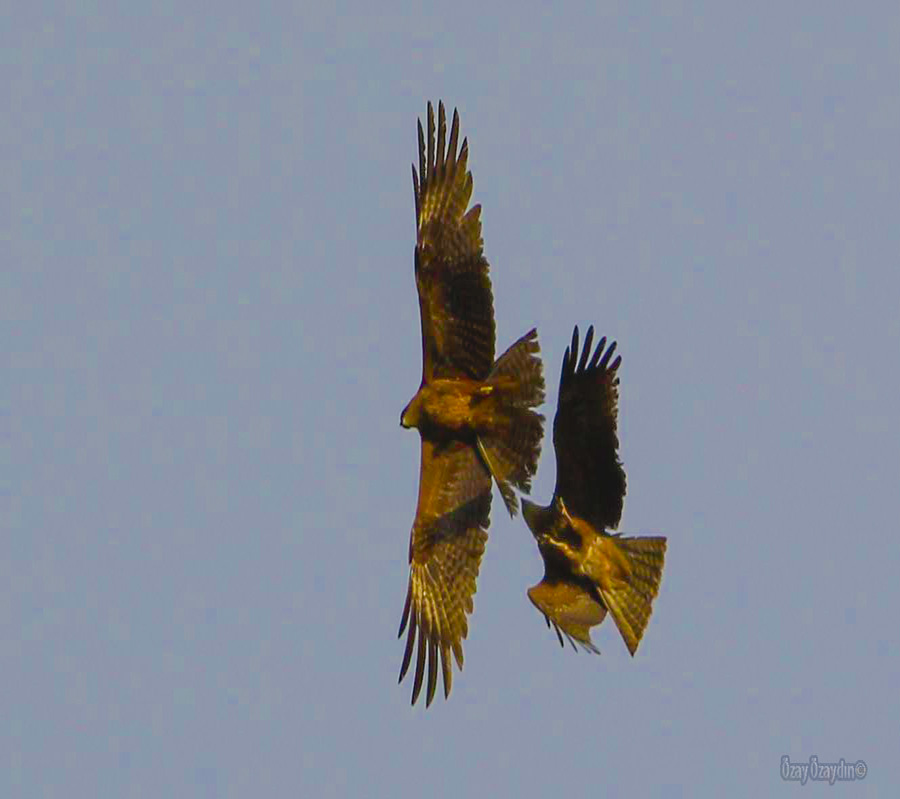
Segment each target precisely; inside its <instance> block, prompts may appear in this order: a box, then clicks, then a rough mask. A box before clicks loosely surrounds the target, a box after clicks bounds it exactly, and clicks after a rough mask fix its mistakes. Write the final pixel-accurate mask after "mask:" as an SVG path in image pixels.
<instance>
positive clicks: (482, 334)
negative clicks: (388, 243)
mask: <svg viewBox="0 0 900 799" xmlns="http://www.w3.org/2000/svg"><path fill="white" fill-rule="evenodd" d="M427 125H428V139H427V142H426V139H425V134H424V132H423V130H422V123H421V122H419V171H418V173H417V172H416V167H415V165H413V191H414V193H415V200H416V287H417V288H418V292H419V311H420V313H421V316H422V383H423V384H424V383H426V382H428V381H430V380H431V379H432V378H435V377H439V378H441V377H470V378H473V379H477V380H481V379H484V378H485V377H487V375H488V372H490V369H491V365H492V364H493V362H494V340H495V326H494V299H493V294H492V292H491V280H490V278H489V277H488V262H487V261H486V260H485V258H484V254H483V243H482V239H481V219H480V215H481V206H480V205H474V206H472V208H470V209H468V210H466V209H467V206H468V204H469V198H470V197H471V196H472V173H471V172H469V171H467V169H466V164H467V161H468V155H469V148H468V144H467V142H466V140H465V139H463V142H462V147H461V148H460V150H459V154H458V155H457V142H458V138H459V115H458V114H457V113H456V111H454V112H453V122H452V124H451V126H450V141H449V143H447V144H446V148H445V140H446V135H447V121H446V119H445V116H444V104H443V103H439V104H438V126H437V143H436V146H435V129H434V109H433V108H432V105H431V103H429V104H428V120H427Z"/></svg>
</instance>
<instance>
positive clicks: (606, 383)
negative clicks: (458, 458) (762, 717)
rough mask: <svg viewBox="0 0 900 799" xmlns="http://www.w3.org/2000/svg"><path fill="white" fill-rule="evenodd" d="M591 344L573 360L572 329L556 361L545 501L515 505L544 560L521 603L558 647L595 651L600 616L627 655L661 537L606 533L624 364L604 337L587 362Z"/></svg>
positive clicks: (616, 493) (618, 476)
mask: <svg viewBox="0 0 900 799" xmlns="http://www.w3.org/2000/svg"><path fill="white" fill-rule="evenodd" d="M593 337H594V328H593V327H590V328H588V332H587V336H585V342H584V349H583V350H582V352H581V358H580V360H579V357H578V328H577V327H576V328H575V330H574V332H573V334H572V346H571V348H567V349H566V353H565V356H564V357H563V364H562V375H561V377H560V382H559V402H558V405H557V410H556V417H555V419H554V421H553V446H554V448H555V450H556V489H555V490H554V492H553V501H552V502H551V503H550V504H549V505H547V506H546V507H540V506H539V505H535V504H534V503H532V502H529V501H528V500H526V499H523V500H522V515H523V517H524V518H525V521H526V523H527V524H528V527H529V528H530V530H531V532H532V534H533V535H534V537H535V539H536V540H537V545H538V549H539V550H540V553H541V555H542V556H543V559H544V579H543V580H541V581H540V582H539V583H538V584H537V585H535V586H533V587H532V588H530V589H529V590H528V596H529V598H530V599H531V601H532V602H533V603H534V604H535V606H536V607H537V609H538V610H540V611H541V612H542V613H543V614H544V617H545V618H546V620H547V626H548V627H549V626H550V624H553V627H554V629H555V630H556V634H557V636H558V637H559V642H560V644H562V643H563V637H562V636H563V634H564V635H565V636H566V637H567V638H568V639H569V642H570V643H571V644H572V646H573V647H574V646H575V643H576V642H577V643H579V644H581V645H582V646H583V647H584V648H585V649H587V650H590V651H592V652H598V653H599V650H598V649H597V648H596V647H595V646H594V643H593V641H591V627H593V626H595V625H597V624H600V622H602V621H603V619H604V618H605V617H606V613H607V611H608V612H609V613H611V614H612V617H613V620H614V621H615V623H616V626H617V627H618V628H619V632H620V633H621V634H622V638H623V639H624V640H625V644H626V646H627V647H628V651H629V652H631V654H632V655H634V653H635V652H636V651H637V648H638V644H639V643H640V640H641V636H642V635H643V634H644V629H645V628H646V626H647V622H648V621H649V619H650V613H651V610H652V603H653V600H654V598H655V597H656V595H657V593H658V591H659V583H660V580H661V578H662V571H663V564H664V561H665V555H666V539H665V538H663V537H661V536H658V537H640V538H626V537H623V536H621V535H610V534H609V533H608V532H606V531H607V530H610V529H615V528H616V527H617V526H618V524H619V519H620V518H621V516H622V503H623V501H624V498H625V470H624V469H623V468H622V463H621V461H620V460H619V455H618V449H619V439H618V436H617V434H616V424H617V422H616V416H617V406H618V399H619V389H618V385H619V378H618V375H617V371H618V369H619V365H620V364H621V362H622V359H621V358H620V357H617V358H616V359H615V360H614V361H613V362H612V363H610V358H611V357H612V355H613V352H614V351H615V349H616V344H615V342H613V343H612V344H611V345H610V346H609V348H608V349H606V350H605V351H604V349H605V348H606V338H605V337H604V338H602V339H600V341H599V343H598V344H597V349H596V350H595V351H594V354H593V357H591V352H590V351H591V342H592V341H593ZM588 358H590V361H588ZM560 631H561V632H560Z"/></svg>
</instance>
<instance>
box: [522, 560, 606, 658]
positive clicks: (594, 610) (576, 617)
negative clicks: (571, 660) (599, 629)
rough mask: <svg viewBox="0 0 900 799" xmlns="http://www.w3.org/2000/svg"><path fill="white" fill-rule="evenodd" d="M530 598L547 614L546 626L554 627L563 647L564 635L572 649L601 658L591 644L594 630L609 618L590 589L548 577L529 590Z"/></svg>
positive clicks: (545, 616)
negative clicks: (580, 647)
mask: <svg viewBox="0 0 900 799" xmlns="http://www.w3.org/2000/svg"><path fill="white" fill-rule="evenodd" d="M528 598H529V599H530V600H531V601H532V602H533V603H534V606H535V607H536V608H537V609H538V610H539V611H541V613H543V614H544V618H545V619H546V620H547V626H550V624H552V625H553V629H554V630H556V635H557V637H558V638H559V644H560V646H564V644H563V638H562V637H563V635H565V636H566V638H567V639H568V640H569V643H570V644H572V646H573V648H575V649H577V648H578V647H576V646H575V644H576V643H577V644H580V645H581V646H582V647H584V649H585V650H587V651H589V652H594V653H595V654H598V655H599V654H600V650H599V649H597V647H596V646H594V642H593V641H592V640H591V627H593V626H595V625H597V624H600V622H601V621H603V619H604V618H605V617H606V609H605V608H604V607H603V605H601V604H600V603H599V602H597V600H596V599H595V598H594V596H593V595H592V594H591V592H590V590H589V588H588V587H587V586H582V585H580V584H578V583H576V582H572V581H569V580H565V579H557V578H555V577H553V576H550V575H549V574H545V576H544V579H543V580H541V581H540V582H539V583H538V584H537V585H535V586H532V587H531V588H529V589H528Z"/></svg>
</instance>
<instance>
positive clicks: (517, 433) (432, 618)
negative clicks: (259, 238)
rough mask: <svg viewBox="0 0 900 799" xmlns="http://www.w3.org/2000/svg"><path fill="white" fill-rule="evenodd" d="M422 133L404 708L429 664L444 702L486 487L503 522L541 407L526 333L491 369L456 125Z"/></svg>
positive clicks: (525, 486)
mask: <svg viewBox="0 0 900 799" xmlns="http://www.w3.org/2000/svg"><path fill="white" fill-rule="evenodd" d="M427 125H428V136H427V141H426V137H425V134H424V132H423V130H422V124H421V122H420V123H419V171H418V173H417V172H416V168H415V166H413V191H414V194H415V203H416V234H417V235H416V250H415V272H416V286H417V288H418V293H419V311H420V315H421V319H422V382H421V385H420V387H419V390H418V391H417V392H416V395H415V396H414V397H413V398H412V399H411V400H410V402H409V404H408V405H407V406H406V408H405V409H404V410H403V413H402V415H401V417H400V424H401V425H402V426H403V427H415V428H418V430H419V435H420V437H421V441H422V459H421V467H420V471H419V500H418V506H417V508H416V516H415V520H414V522H413V526H412V532H411V533H410V542H409V564H410V567H409V587H408V590H407V594H406V606H405V608H404V610H403V619H402V621H401V624H400V632H399V635H402V634H403V631H404V629H405V628H406V627H407V626H408V627H409V633H408V636H407V639H406V650H405V652H404V656H403V664H402V666H401V668H400V680H401V681H402V680H403V677H404V676H405V675H406V672H407V670H408V669H409V666H410V663H411V660H412V653H413V650H414V649H416V650H417V655H416V670H415V678H414V681H413V689H412V702H413V704H415V702H416V699H417V698H418V696H419V692H420V690H421V688H422V681H423V677H424V672H425V664H426V661H427V663H428V685H427V690H426V699H425V703H426V706H427V705H429V704H431V700H432V698H433V697H434V691H435V686H436V684H437V668H438V662H440V668H441V671H442V674H443V682H444V696H445V697H447V696H449V694H450V686H451V682H452V676H453V675H452V664H451V660H450V652H451V650H452V652H453V655H454V656H455V658H456V663H457V666H458V668H460V669H462V665H463V650H462V641H463V639H464V638H465V637H466V634H467V632H468V622H467V618H466V617H467V614H470V613H471V612H472V597H473V595H474V594H475V580H476V578H477V577H478V569H479V566H480V563H481V556H482V553H483V552H484V545H485V541H486V540H487V528H488V525H489V524H490V510H491V478H492V477H493V479H494V480H495V481H496V482H497V486H498V488H499V489H500V493H501V495H502V497H503V500H504V502H505V503H506V507H507V509H508V510H509V513H510V515H514V514H515V513H516V511H517V509H518V505H517V502H516V497H515V493H514V492H513V488H512V487H513V486H516V487H517V488H519V489H520V490H522V491H528V490H530V487H531V478H532V476H533V475H534V472H535V469H536V468H537V458H538V455H539V453H540V447H541V438H542V436H543V416H541V415H540V414H538V413H536V412H535V411H534V410H532V408H534V407H535V406H537V405H540V404H541V403H542V402H543V400H544V376H543V367H542V365H541V361H540V357H539V355H538V352H539V346H538V341H537V332H536V331H535V330H531V331H529V332H528V333H526V334H525V335H524V336H523V337H522V338H520V339H519V340H518V341H517V342H516V343H515V344H513V345H512V346H511V347H510V348H509V349H508V350H507V351H506V352H505V353H504V354H503V355H502V356H501V357H500V358H499V359H498V360H497V361H496V362H495V361H494V306H493V296H492V293H491V281H490V278H489V277H488V262H487V260H485V257H484V253H483V243H482V239H481V222H480V213H481V207H480V206H478V205H475V206H473V207H472V208H468V204H469V198H470V197H471V194H472V174H471V172H469V171H467V169H466V166H467V161H468V145H467V143H466V140H465V139H463V142H462V146H461V147H460V148H459V153H458V154H457V144H458V138H459V115H458V114H457V113H456V112H455V111H454V112H453V122H452V124H451V126H450V138H449V142H448V141H447V140H446V136H447V125H446V120H445V116H444V106H443V103H440V104H439V105H438V124H437V140H435V126H434V111H433V109H432V106H431V103H429V104H428V118H427ZM445 144H446V147H445ZM467 208H468V209H467ZM417 634H418V635H417ZM417 638H418V645H416V640H417Z"/></svg>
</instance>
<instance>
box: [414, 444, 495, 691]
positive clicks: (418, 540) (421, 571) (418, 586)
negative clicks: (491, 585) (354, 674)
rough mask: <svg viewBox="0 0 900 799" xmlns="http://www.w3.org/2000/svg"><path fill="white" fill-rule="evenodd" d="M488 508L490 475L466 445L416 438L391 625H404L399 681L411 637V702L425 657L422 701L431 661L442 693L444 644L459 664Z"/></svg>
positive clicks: (447, 669) (446, 677)
mask: <svg viewBox="0 0 900 799" xmlns="http://www.w3.org/2000/svg"><path fill="white" fill-rule="evenodd" d="M490 510H491V476H490V473H489V472H488V470H487V469H486V468H485V466H484V464H483V463H482V462H481V460H480V459H479V457H478V454H477V452H476V451H475V450H474V448H473V447H471V446H470V445H469V444H466V443H463V442H461V441H450V442H435V441H432V440H430V439H427V438H423V439H422V463H421V470H420V474H419V502H418V507H417V508H416V518H415V521H414V522H413V527H412V532H411V534H410V551H409V559H410V570H409V587H408V591H407V601H406V604H405V606H404V610H403V619H402V622H401V625H400V633H399V634H400V635H402V634H403V630H404V629H405V628H406V627H407V625H408V627H409V634H408V638H407V643H406V650H405V652H404V656H403V663H402V665H401V668H400V680H401V681H402V680H403V678H404V676H405V675H406V673H407V670H408V669H409V667H410V665H411V661H412V653H413V648H414V639H415V638H416V637H418V647H417V649H416V651H417V654H416V670H415V677H414V680H413V690H412V702H413V704H415V702H416V700H417V699H418V696H419V693H420V691H421V689H422V687H423V678H424V676H425V665H426V661H427V663H428V680H427V684H426V686H425V687H426V691H425V704H426V706H427V705H430V704H431V701H432V699H433V698H434V692H435V687H436V685H437V675H438V668H439V667H440V671H441V673H442V676H443V681H444V695H445V697H446V696H449V694H450V687H451V682H452V664H451V661H450V652H451V651H452V652H453V654H454V655H455V657H456V662H457V666H458V667H459V668H460V669H462V665H463V651H462V641H463V639H465V637H466V635H467V633H468V623H467V621H466V615H467V614H469V613H471V612H472V608H473V602H472V597H473V596H474V594H475V588H476V579H477V577H478V570H479V567H480V564H481V557H482V555H483V553H484V545H485V542H486V541H487V528H488V525H489V523H490ZM438 657H440V660H441V663H440V664H438V662H437V661H438Z"/></svg>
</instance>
